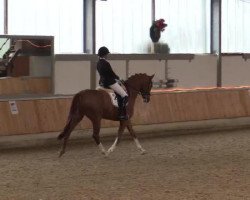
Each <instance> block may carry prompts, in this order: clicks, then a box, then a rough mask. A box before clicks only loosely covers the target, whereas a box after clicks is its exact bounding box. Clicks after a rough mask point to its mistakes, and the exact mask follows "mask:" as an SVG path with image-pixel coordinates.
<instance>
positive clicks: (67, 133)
mask: <svg viewBox="0 0 250 200" xmlns="http://www.w3.org/2000/svg"><path fill="white" fill-rule="evenodd" d="M82 118H83V116H79V115H76V116H72V117H71V118H70V119H69V120H68V122H67V124H66V126H65V127H64V130H63V132H62V133H61V134H60V135H59V136H58V139H59V140H61V139H64V141H63V147H62V150H61V151H60V154H59V157H61V156H62V155H63V154H64V153H65V149H66V145H67V142H68V139H69V136H70V134H71V132H72V131H73V129H74V128H75V127H76V125H77V124H78V123H79V122H80V121H81V120H82Z"/></svg>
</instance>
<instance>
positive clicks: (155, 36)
mask: <svg viewBox="0 0 250 200" xmlns="http://www.w3.org/2000/svg"><path fill="white" fill-rule="evenodd" d="M166 26H167V24H166V23H165V20H164V19H158V20H156V21H153V23H152V25H151V27H150V38H151V40H152V42H154V43H155V42H158V41H159V39H160V37H161V32H163V31H164V30H165V27H166Z"/></svg>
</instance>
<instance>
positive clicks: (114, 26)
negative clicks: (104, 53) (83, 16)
mask: <svg viewBox="0 0 250 200" xmlns="http://www.w3.org/2000/svg"><path fill="white" fill-rule="evenodd" d="M150 25H151V0H108V1H96V48H97V49H96V50H98V49H99V48H100V47H101V46H107V47H108V48H109V50H110V51H111V52H112V53H147V52H148V51H149V50H148V49H149V46H150V43H151V40H150V37H149V28H150Z"/></svg>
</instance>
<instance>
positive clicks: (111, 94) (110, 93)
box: [96, 86, 118, 107]
mask: <svg viewBox="0 0 250 200" xmlns="http://www.w3.org/2000/svg"><path fill="white" fill-rule="evenodd" d="M96 89H97V90H104V91H105V92H107V93H108V94H109V96H110V99H111V102H112V104H113V105H114V106H115V107H118V101H117V98H116V94H115V93H114V92H113V90H111V89H106V88H103V87H100V86H99V87H97V88H96Z"/></svg>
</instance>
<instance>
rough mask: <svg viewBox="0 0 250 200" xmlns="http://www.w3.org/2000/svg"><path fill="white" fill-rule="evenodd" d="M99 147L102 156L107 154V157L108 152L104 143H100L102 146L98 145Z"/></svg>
mask: <svg viewBox="0 0 250 200" xmlns="http://www.w3.org/2000/svg"><path fill="white" fill-rule="evenodd" d="M98 147H99V149H100V150H101V152H102V154H105V155H106V150H105V148H104V147H103V145H102V143H100V144H99V145H98Z"/></svg>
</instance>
